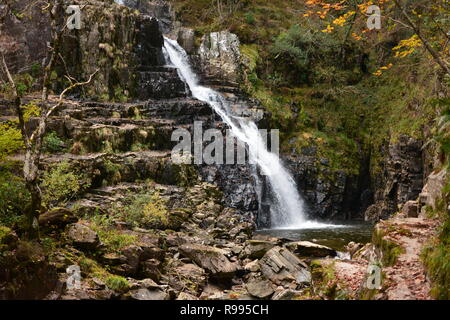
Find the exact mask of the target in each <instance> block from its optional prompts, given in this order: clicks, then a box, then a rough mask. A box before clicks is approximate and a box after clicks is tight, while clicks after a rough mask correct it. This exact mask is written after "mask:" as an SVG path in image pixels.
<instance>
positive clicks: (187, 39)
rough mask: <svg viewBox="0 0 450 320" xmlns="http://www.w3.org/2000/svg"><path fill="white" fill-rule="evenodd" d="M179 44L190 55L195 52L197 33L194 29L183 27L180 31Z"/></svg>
mask: <svg viewBox="0 0 450 320" xmlns="http://www.w3.org/2000/svg"><path fill="white" fill-rule="evenodd" d="M178 43H179V44H180V46H182V47H183V49H184V50H186V52H187V53H188V54H192V53H194V50H195V33H194V30H193V29H190V28H185V27H181V28H179V30H178Z"/></svg>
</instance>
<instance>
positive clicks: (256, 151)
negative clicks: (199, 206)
mask: <svg viewBox="0 0 450 320" xmlns="http://www.w3.org/2000/svg"><path fill="white" fill-rule="evenodd" d="M164 48H165V51H166V52H165V54H166V53H167V55H168V56H169V59H170V61H168V64H170V63H171V64H172V65H173V66H174V67H176V68H177V69H178V73H179V75H180V77H181V78H182V79H183V80H184V81H185V82H186V83H187V85H188V86H189V88H190V90H191V91H192V95H193V97H194V98H196V99H198V100H201V101H204V102H206V103H208V104H209V105H210V106H211V107H212V108H213V109H214V110H215V111H216V112H217V114H218V115H219V116H220V117H221V118H222V120H223V121H224V122H225V123H226V124H227V125H228V126H229V127H230V128H231V131H232V133H233V134H234V135H235V136H236V137H237V138H238V139H240V140H241V141H242V142H244V143H246V144H247V145H248V147H249V148H248V149H249V159H250V161H252V162H253V163H256V164H257V165H258V166H259V168H260V170H261V171H262V173H263V174H264V175H266V176H267V178H268V179H267V180H268V182H269V184H270V190H271V191H272V192H273V195H272V197H271V198H272V199H271V201H272V203H271V205H270V211H271V223H272V227H273V228H292V229H300V228H316V227H318V228H321V227H324V226H329V225H325V224H322V223H317V222H313V221H306V218H305V209H304V205H303V201H302V199H301V198H300V196H299V194H298V192H297V186H296V184H295V181H294V179H293V178H292V177H291V175H290V174H289V173H288V171H287V170H286V169H285V168H284V167H283V165H282V163H281V160H280V159H279V157H278V156H277V155H275V154H273V153H271V152H269V151H268V149H267V146H266V143H265V140H264V139H263V137H262V136H261V135H260V132H259V130H258V127H257V126H256V124H255V123H254V122H253V121H251V120H249V119H242V118H239V117H235V116H233V115H231V113H230V112H229V105H228V103H227V101H226V100H225V98H224V97H223V96H222V95H221V94H220V93H218V92H216V91H214V90H213V89H211V88H207V87H204V86H201V85H199V81H198V78H197V75H196V74H195V73H194V72H193V70H192V68H191V66H190V62H189V56H188V55H187V53H186V51H185V50H184V49H183V48H182V47H181V46H180V45H179V44H178V43H177V42H176V41H174V40H171V39H168V38H164Z"/></svg>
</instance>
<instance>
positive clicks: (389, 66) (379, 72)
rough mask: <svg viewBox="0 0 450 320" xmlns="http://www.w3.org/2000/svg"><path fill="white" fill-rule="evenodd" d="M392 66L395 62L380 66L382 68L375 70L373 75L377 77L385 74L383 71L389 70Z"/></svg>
mask: <svg viewBox="0 0 450 320" xmlns="http://www.w3.org/2000/svg"><path fill="white" fill-rule="evenodd" d="M392 66H393V64H392V63H389V64H388V65H387V66H383V67H380V68H378V70H377V71H375V72H374V73H373V75H374V76H376V77H380V76H381V75H382V74H383V71H386V70H389V69H390V68H392Z"/></svg>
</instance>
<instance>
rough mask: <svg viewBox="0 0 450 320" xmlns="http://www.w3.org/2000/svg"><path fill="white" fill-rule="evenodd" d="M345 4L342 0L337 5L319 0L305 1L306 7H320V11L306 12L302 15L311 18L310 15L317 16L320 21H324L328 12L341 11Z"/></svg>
mask: <svg viewBox="0 0 450 320" xmlns="http://www.w3.org/2000/svg"><path fill="white" fill-rule="evenodd" d="M345 2H346V0H342V1H341V2H338V3H327V2H325V1H321V0H308V1H306V5H308V6H316V7H320V8H321V10H320V9H319V11H315V12H313V11H308V12H307V13H305V14H303V16H304V17H308V16H311V15H312V14H317V16H319V17H320V18H321V19H325V18H326V16H327V15H328V13H329V12H330V10H336V11H339V10H342V9H343V8H344V3H345Z"/></svg>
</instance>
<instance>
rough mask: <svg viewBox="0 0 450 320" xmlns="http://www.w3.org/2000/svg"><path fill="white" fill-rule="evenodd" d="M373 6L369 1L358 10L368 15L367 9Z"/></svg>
mask: <svg viewBox="0 0 450 320" xmlns="http://www.w3.org/2000/svg"><path fill="white" fill-rule="evenodd" d="M371 5H373V2H372V1H367V2H364V3H361V4H358V9H359V10H360V11H361V12H362V13H364V14H365V13H366V12H367V8H368V7H370V6H371Z"/></svg>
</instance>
